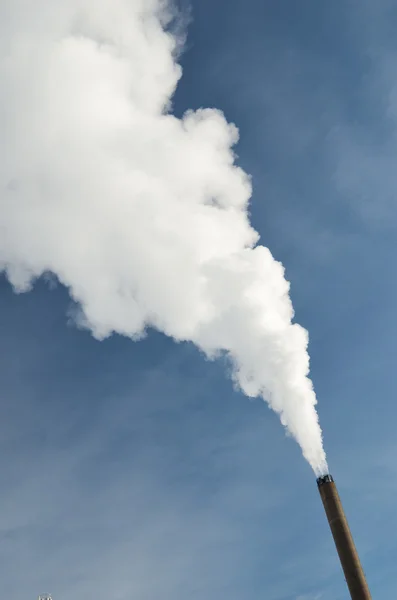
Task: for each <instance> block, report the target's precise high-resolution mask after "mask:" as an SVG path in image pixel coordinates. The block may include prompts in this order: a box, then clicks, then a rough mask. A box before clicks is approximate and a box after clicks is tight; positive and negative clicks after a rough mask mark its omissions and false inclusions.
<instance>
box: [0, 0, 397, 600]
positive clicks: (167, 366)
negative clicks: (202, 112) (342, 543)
mask: <svg viewBox="0 0 397 600" xmlns="http://www.w3.org/2000/svg"><path fill="white" fill-rule="evenodd" d="M189 12H190V23H189V25H188V37H187V42H186V48H185V52H184V53H183V55H182V57H181V64H182V66H183V69H184V75H183V78H182V80H181V82H180V84H179V87H178V89H177V92H176V95H175V97H174V103H173V110H174V111H175V113H176V114H177V115H181V114H182V113H183V112H184V111H185V110H186V109H188V108H193V109H195V108H199V107H201V106H210V107H212V106H214V107H217V108H220V109H221V110H223V111H224V112H225V115H226V117H227V119H228V120H230V121H233V122H235V123H236V124H237V125H238V127H239V129H240V142H239V144H238V147H237V153H238V155H239V160H238V162H239V164H241V166H243V168H244V169H245V170H246V171H247V172H249V173H250V174H251V175H252V181H253V187H254V194H253V199H252V204H251V215H252V222H253V225H254V226H255V228H256V229H257V230H258V231H259V233H260V235H261V241H262V243H264V244H265V245H267V246H269V248H270V249H271V250H272V252H273V254H274V255H275V257H276V258H277V259H279V260H281V261H282V262H283V264H284V265H285V267H286V273H287V277H288V279H289V280H290V281H291V285H292V288H291V294H292V299H293V302H294V306H295V309H296V318H297V320H298V321H299V322H300V323H301V324H303V325H304V326H305V327H307V328H308V330H309V332H310V340H311V342H310V353H311V365H312V369H311V374H312V378H313V381H314V384H315V388H316V391H317V394H318V397H319V413H320V418H321V424H322V427H323V430H324V439H325V446H326V450H327V453H328V457H329V462H330V467H331V471H332V472H333V474H334V476H335V479H336V481H337V483H338V485H339V490H340V493H341V496H342V499H343V501H344V505H345V508H346V512H347V515H348V518H349V521H350V524H351V528H352V530H353V534H354V536H355V538H356V542H357V545H358V548H359V551H360V554H361V558H362V561H363V563H364V567H365V571H366V574H367V577H368V581H369V583H370V586H371V590H372V594H373V597H392V595H393V592H394V591H395V589H396V585H397V575H396V572H395V562H396V558H397V544H396V536H395V534H394V532H395V530H396V526H397V517H396V513H395V506H394V502H393V498H394V494H395V491H396V489H397V468H396V460H395V457H396V451H397V442H396V435H395V425H394V424H395V421H396V417H397V409H396V406H395V397H396V392H397V385H396V378H395V375H394V373H395V370H394V362H395V358H396V353H397V346H396V334H397V323H396V318H395V305H396V296H397V286H396V277H395V272H394V268H393V257H394V254H395V250H396V242H395V239H396V238H395V230H396V214H395V213H396V202H395V190H396V183H397V182H396V180H395V178H396V176H395V169H394V160H395V154H396V149H397V144H396V119H397V100H396V90H397V87H396V83H397V80H396V76H395V56H396V54H395V51H396V44H397V42H395V40H394V39H393V31H395V26H396V19H397V15H396V10H395V8H394V7H393V5H392V3H391V2H389V1H388V0H381V1H380V2H378V3H376V5H375V3H371V2H369V1H366V2H358V1H354V0H350V1H347V2H342V1H335V2H333V3H329V5H327V4H321V6H320V4H319V3H315V2H303V3H299V6H298V3H296V2H293V1H292V0H285V1H284V0H283V1H280V2H277V3H272V2H265V3H264V2H261V1H259V0H245V1H244V2H243V1H242V0H229V1H228V2H226V0H218V1H217V2H210V0H197V1H196V0H193V1H192V3H191V10H190V11H189ZM0 308H1V310H0V331H1V334H2V335H1V339H0V349H1V357H2V360H1V363H0V380H1V382H2V386H1V405H0V410H1V426H0V427H1V429H0V444H1V447H2V452H1V455H0V456H1V458H0V465H1V473H2V494H1V496H0V519H1V529H0V531H1V541H0V557H1V560H0V580H1V581H2V592H3V595H4V597H7V598H9V599H10V600H22V599H23V598H29V597H32V598H34V597H35V596H37V595H38V593H40V592H45V591H49V592H51V593H52V594H53V597H54V600H57V599H59V600H61V599H63V598H65V599H66V598H70V597H73V598H74V599H76V600H80V599H81V600H83V599H84V600H86V599H93V600H102V599H105V598H106V599H111V600H127V599H130V598H137V599H139V600H152V599H154V598H158V597H159V596H161V597H163V598H170V599H171V598H172V599H173V600H179V599H182V598H184V599H185V598H186V597H188V598H192V599H195V598H203V597H205V598H206V599H207V600H215V599H216V600H220V599H222V598H226V597H227V598H228V599H229V600H238V599H241V598H244V599H245V600H251V599H252V600H253V599H254V598H258V597H259V596H260V597H265V598H269V599H272V600H320V599H321V600H331V598H332V599H334V600H338V599H341V598H346V589H345V583H344V580H343V576H342V574H341V571H340V567H339V564H338V561H337V556H336V552H335V549H334V547H333V543H332V539H331V536H330V534H329V531H328V526H327V523H326V520H325V517H324V514H323V510H322V507H321V503H320V500H319V498H318V495H317V490H316V485H315V479H314V476H313V474H312V472H311V470H310V468H309V467H308V465H307V464H306V463H305V461H304V460H303V459H302V456H301V452H300V449H299V447H298V446H297V444H296V443H295V442H294V441H293V440H291V439H289V438H287V437H286V436H285V433H284V430H283V428H282V427H281V425H280V423H279V421H278V418H277V417H276V416H275V415H274V414H273V413H271V412H270V411H269V410H268V408H267V406H266V405H265V404H264V403H263V402H261V401H259V400H256V401H252V400H248V399H246V398H244V397H243V396H242V395H241V394H239V393H238V392H236V391H235V390H234V389H233V386H232V384H231V382H230V380H229V379H228V377H227V370H225V366H224V365H223V364H221V363H217V362H214V363H211V362H208V361H205V360H204V358H203V356H202V355H200V353H199V352H198V351H197V350H196V349H195V348H194V347H192V346H190V345H187V344H178V345H177V344H175V343H173V342H172V341H170V340H169V339H167V338H165V337H164V336H162V335H161V334H158V333H150V334H149V335H148V337H147V338H146V339H145V340H143V341H141V342H139V343H133V342H131V341H129V340H127V339H123V338H121V337H117V336H114V337H112V338H110V339H108V340H105V341H102V342H98V341H96V340H95V339H93V338H92V337H91V336H90V334H89V333H88V332H85V331H81V330H78V329H77V328H76V327H75V326H73V325H71V324H70V323H69V322H68V317H67V314H68V310H69V308H70V299H69V297H68V293H67V290H65V289H64V288H62V287H61V286H59V285H57V286H55V287H54V285H52V284H51V283H49V282H45V281H40V282H39V283H37V284H36V286H35V287H34V290H33V291H32V292H30V293H27V294H20V295H16V294H15V293H14V292H13V291H12V289H11V287H10V286H9V284H8V283H7V281H6V280H5V278H3V279H2V280H1V286H0Z"/></svg>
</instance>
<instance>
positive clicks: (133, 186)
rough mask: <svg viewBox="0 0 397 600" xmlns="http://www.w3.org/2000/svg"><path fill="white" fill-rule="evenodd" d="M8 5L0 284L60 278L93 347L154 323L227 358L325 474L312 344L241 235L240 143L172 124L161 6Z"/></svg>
mask: <svg viewBox="0 0 397 600" xmlns="http://www.w3.org/2000/svg"><path fill="white" fill-rule="evenodd" d="M2 7H3V8H2V11H3V13H4V14H3V15H1V19H0V23H1V25H0V29H1V31H0V33H1V36H0V38H1V40H2V41H1V46H0V47H1V63H0V85H1V89H2V94H1V97H0V123H1V130H2V132H3V156H4V158H3V160H2V161H1V163H0V177H1V197H0V224H1V231H0V270H4V271H5V272H6V273H7V276H8V278H9V280H10V282H11V283H12V285H13V286H14V287H15V288H16V289H17V290H18V291H26V290H28V289H29V287H30V286H31V284H32V282H33V281H34V279H35V278H37V277H39V276H40V275H41V274H43V273H44V272H46V271H51V272H53V273H54V274H56V276H57V277H58V279H59V280H60V281H61V282H62V283H63V284H64V285H65V286H67V287H68V288H69V291H70V294H71V296H72V297H73V298H74V300H75V301H76V302H77V303H78V304H79V306H80V314H79V321H80V324H83V325H84V326H86V327H88V328H90V329H91V330H92V332H93V334H94V335H95V336H97V337H98V338H103V337H106V336H108V335H110V334H111V333H112V332H117V333H119V334H122V335H125V336H129V337H131V338H133V339H137V338H139V337H140V336H142V335H143V334H144V332H145V328H146V327H148V326H152V327H155V328H157V329H159V330H160V331H163V332H164V333H166V334H167V335H169V336H171V337H173V338H174V339H176V340H190V341H192V342H194V344H196V345H197V346H198V347H199V348H200V349H201V350H202V351H203V352H204V353H205V354H206V355H207V356H208V357H216V356H217V355H218V354H226V355H227V356H228V357H229V358H230V361H231V363H232V365H233V377H234V379H235V381H236V383H237V384H238V385H239V386H240V387H241V389H242V390H243V392H244V393H245V394H247V395H248V396H262V397H263V398H264V399H266V401H267V402H268V403H269V405H270V406H271V408H272V409H273V410H275V411H276V412H277V413H278V414H279V415H280V418H281V421H282V423H283V425H285V427H286V428H287V429H288V431H289V432H290V433H291V434H292V435H293V436H294V437H295V438H296V440H297V441H298V443H299V444H300V446H301V448H302V451H303V454H304V456H305V457H306V459H307V460H308V461H309V463H310V464H311V466H312V467H313V469H314V471H315V472H316V474H321V473H323V472H324V471H326V461H325V454H324V451H323V447H322V439H321V430H320V427H319V424H318V417H317V413H316V410H315V404H316V397H315V394H314V391H313V387H312V383H311V381H310V380H309V379H308V377H307V375H308V371H309V358H308V354H307V343H308V337H307V332H306V331H305V330H304V329H303V328H302V327H300V326H299V325H297V324H292V323H291V319H292V318H293V308H292V304H291V301H290V298H289V284H288V283H287V281H286V280H285V278H284V270H283V267H282V265H281V264H280V263H279V262H276V261H275V260H274V258H273V257H272V255H271V253H270V251H269V250H268V249H267V248H265V247H263V246H260V245H257V242H258V234H257V233H256V232H255V231H254V230H253V229H252V227H251V225H250V223H249V220H248V215H247V204H248V201H249V198H250V195H251V187H250V181H249V178H248V177H247V175H246V174H245V173H244V172H243V171H242V170H241V169H240V168H238V167H237V166H235V164H234V155H233V152H232V147H233V145H234V144H235V143H236V141H237V139H238V132H237V129H236V127H235V126H234V125H230V124H228V123H227V122H226V121H225V119H224V117H223V114H222V113H221V112H220V111H218V110H213V109H206V110H199V111H196V112H188V113H186V115H185V116H184V117H183V119H177V118H175V117H174V116H173V115H172V114H170V112H169V102H170V99H171V97H172V94H173V92H174V90H175V87H176V85H177V82H178V79H179V78H180V76H181V69H180V67H179V66H178V64H177V63H176V60H175V50H176V44H177V42H176V40H175V39H174V38H173V37H172V35H171V34H170V33H167V32H166V31H165V30H164V23H165V21H166V19H167V14H166V11H167V7H166V6H165V5H164V2H161V1H160V0H100V1H98V0H68V2H64V1H63V0H37V2H35V3H27V2H25V1H23V0H4V2H3V3H2Z"/></svg>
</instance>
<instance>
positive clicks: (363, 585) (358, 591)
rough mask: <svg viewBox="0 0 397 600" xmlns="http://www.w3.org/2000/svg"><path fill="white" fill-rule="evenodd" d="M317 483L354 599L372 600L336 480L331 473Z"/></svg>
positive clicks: (320, 478)
mask: <svg viewBox="0 0 397 600" xmlns="http://www.w3.org/2000/svg"><path fill="white" fill-rule="evenodd" d="M317 485H318V489H319V492H320V496H321V499H322V501H323V504H324V508H325V512H326V515H327V518H328V523H329V526H330V528H331V532H332V535H333V538H334V541H335V546H336V549H337V551H338V554H339V559H340V562H341V565H342V569H343V572H344V574H345V579H346V583H347V585H348V587H349V591H350V595H351V597H352V600H371V594H370V592H369V589H368V585H367V582H366V580H365V575H364V571H363V568H362V566H361V563H360V559H359V557H358V554H357V550H356V547H355V545H354V542H353V538H352V534H351V533H350V529H349V525H348V524H347V520H346V517H345V513H344V510H343V507H342V503H341V501H340V498H339V494H338V490H337V489H336V486H335V483H334V480H333V479H332V477H331V475H324V477H319V478H318V479H317Z"/></svg>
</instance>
